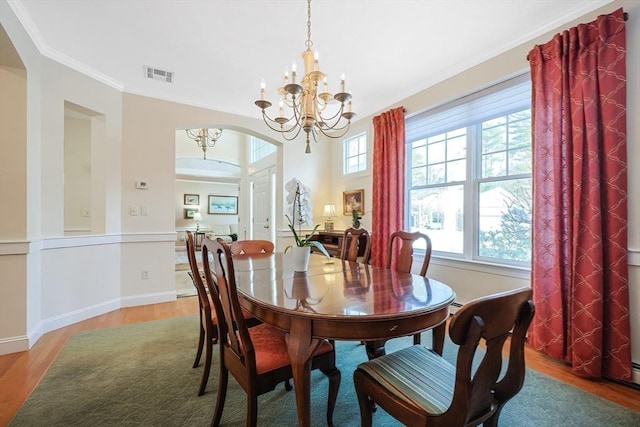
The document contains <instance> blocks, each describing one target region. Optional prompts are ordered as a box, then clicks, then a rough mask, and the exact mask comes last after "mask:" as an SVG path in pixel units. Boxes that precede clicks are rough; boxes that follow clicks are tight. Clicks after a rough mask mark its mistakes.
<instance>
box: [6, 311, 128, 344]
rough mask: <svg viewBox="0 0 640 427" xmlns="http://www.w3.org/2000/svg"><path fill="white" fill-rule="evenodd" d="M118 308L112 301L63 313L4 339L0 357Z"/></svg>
mask: <svg viewBox="0 0 640 427" xmlns="http://www.w3.org/2000/svg"><path fill="white" fill-rule="evenodd" d="M119 308H120V300H119V299H114V300H111V301H106V302H103V303H100V304H95V305H92V306H89V307H83V308H82V309H79V310H75V311H72V312H69V313H64V314H61V315H58V316H54V317H51V318H49V319H45V320H42V321H40V322H39V323H38V324H37V325H36V326H35V327H34V328H33V329H31V330H30V331H29V332H28V333H27V335H19V336H15V337H9V338H4V339H2V340H0V355H3V354H9V353H17V352H19V351H27V350H29V349H30V348H31V347H33V345H34V344H35V343H36V342H37V341H38V340H39V339H40V337H42V335H44V334H46V333H47V332H51V331H55V330H56V329H60V328H64V327H65V326H69V325H73V324H74V323H78V322H82V321H83V320H87V319H90V318H92V317H96V316H100V315H102V314H105V313H109V312H110V311H114V310H117V309H119Z"/></svg>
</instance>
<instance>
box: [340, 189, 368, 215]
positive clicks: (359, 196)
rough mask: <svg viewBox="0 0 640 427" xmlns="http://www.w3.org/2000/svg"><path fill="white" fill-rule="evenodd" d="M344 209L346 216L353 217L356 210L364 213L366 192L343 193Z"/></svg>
mask: <svg viewBox="0 0 640 427" xmlns="http://www.w3.org/2000/svg"><path fill="white" fill-rule="evenodd" d="M342 207H343V214H344V215H351V211H353V210H354V209H355V210H357V211H358V212H359V213H361V214H362V213H364V190H350V191H343V192H342Z"/></svg>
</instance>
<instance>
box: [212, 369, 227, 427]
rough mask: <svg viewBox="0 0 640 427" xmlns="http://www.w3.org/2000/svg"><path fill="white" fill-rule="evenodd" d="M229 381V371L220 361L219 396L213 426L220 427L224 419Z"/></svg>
mask: <svg viewBox="0 0 640 427" xmlns="http://www.w3.org/2000/svg"><path fill="white" fill-rule="evenodd" d="M228 382H229V371H228V370H227V368H225V367H224V364H223V363H220V378H218V397H217V398H216V409H215V410H214V411H213V419H212V420H211V427H218V426H219V425H220V420H221V419H222V411H223V410H224V401H225V399H226V398H227V383H228Z"/></svg>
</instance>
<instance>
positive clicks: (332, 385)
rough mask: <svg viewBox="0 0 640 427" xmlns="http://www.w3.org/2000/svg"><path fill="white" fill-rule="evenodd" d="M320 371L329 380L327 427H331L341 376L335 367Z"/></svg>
mask: <svg viewBox="0 0 640 427" xmlns="http://www.w3.org/2000/svg"><path fill="white" fill-rule="evenodd" d="M321 371H322V373H323V374H325V375H326V376H327V378H328V379H329V392H328V396H327V425H328V426H329V427H333V411H334V409H335V408H336V400H337V399H338V391H339V390H340V381H341V379H342V374H341V373H340V370H339V369H338V368H336V367H335V366H334V367H333V368H330V369H322V370H321Z"/></svg>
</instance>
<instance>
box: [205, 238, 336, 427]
mask: <svg viewBox="0 0 640 427" xmlns="http://www.w3.org/2000/svg"><path fill="white" fill-rule="evenodd" d="M209 254H212V255H213V257H212V258H213V263H212V264H213V265H212V266H210V262H209ZM202 260H203V266H204V272H205V278H206V284H207V286H208V288H209V292H210V293H211V295H212V296H213V297H212V300H213V303H214V307H215V310H216V313H217V315H218V330H219V334H220V337H221V339H220V340H219V345H220V375H219V379H218V396H217V399H216V408H215V411H214V415H213V421H212V424H211V425H213V426H218V425H219V424H220V421H221V419H222V411H223V409H224V403H225V398H226V393H227V383H228V380H229V372H231V375H233V377H234V378H235V379H236V381H237V382H238V384H239V385H240V386H241V387H242V388H243V389H244V391H245V393H247V400H248V402H247V426H255V425H256V424H257V419H258V396H259V395H262V394H264V393H267V392H269V391H271V390H273V389H274V388H275V387H276V385H277V384H278V383H279V382H282V381H286V380H288V379H290V378H292V377H293V374H292V370H291V359H290V357H289V351H288V349H287V343H286V340H285V333H284V332H282V331H280V330H279V329H276V328H274V327H272V326H270V325H267V324H265V323H263V324H261V325H258V326H255V327H253V328H247V325H246V321H245V319H244V317H243V316H242V314H241V313H242V309H241V308H240V302H239V299H238V293H237V288H236V280H235V277H236V276H235V270H234V266H233V259H232V255H231V250H230V248H229V246H228V245H227V244H226V243H225V242H224V241H223V240H222V239H220V238H218V239H217V240H216V241H213V240H211V239H209V238H205V240H204V242H203V244H202ZM212 273H213V274H212ZM214 283H215V284H217V286H215V285H214ZM234 324H235V330H234V328H232V327H229V325H234ZM335 362H336V358H335V351H334V348H333V346H332V345H331V344H330V343H329V342H328V341H324V342H323V343H322V344H321V345H320V346H319V348H318V349H317V351H316V353H315V355H314V356H313V359H312V361H311V369H320V370H321V371H322V372H323V373H324V374H325V375H326V376H327V377H328V378H329V393H328V400H327V423H328V425H333V422H332V419H333V410H334V407H335V402H336V398H337V396H338V389H339V387H340V371H339V370H338V369H337V368H336V363H335Z"/></svg>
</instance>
